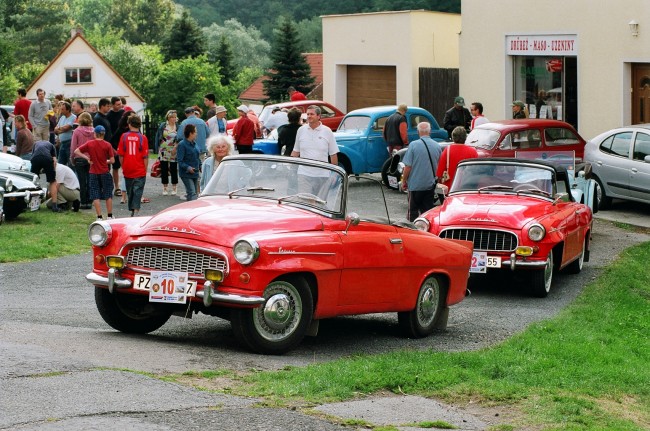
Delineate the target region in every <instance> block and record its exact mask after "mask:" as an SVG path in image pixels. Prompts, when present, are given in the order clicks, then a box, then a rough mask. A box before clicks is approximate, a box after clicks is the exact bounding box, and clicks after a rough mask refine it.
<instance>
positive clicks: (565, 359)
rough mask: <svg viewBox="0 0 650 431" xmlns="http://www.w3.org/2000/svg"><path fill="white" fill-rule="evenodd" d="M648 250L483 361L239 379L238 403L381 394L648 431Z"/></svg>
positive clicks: (396, 362)
mask: <svg viewBox="0 0 650 431" xmlns="http://www.w3.org/2000/svg"><path fill="white" fill-rule="evenodd" d="M648 261H650V243H646V244H643V245H640V246H637V247H634V248H632V249H630V250H628V251H627V252H625V253H624V254H623V256H622V258H621V260H619V261H618V262H616V263H615V264H613V265H612V266H611V267H610V268H609V269H607V270H606V271H605V272H604V274H603V275H602V276H601V277H600V278H599V279H598V280H596V281H595V282H593V283H592V284H591V285H589V286H588V287H587V288H586V289H585V291H584V293H583V294H582V295H581V296H580V297H579V298H578V299H577V300H576V301H575V302H574V303H573V304H572V305H571V306H569V307H568V308H567V309H565V310H563V311H562V312H561V313H560V315H558V316H557V317H556V318H554V319H551V320H547V321H543V322H539V323H537V324H534V325H532V326H531V327H529V328H528V329H527V330H526V331H525V332H523V333H521V334H519V335H516V336H514V337H513V338H511V339H509V340H508V341H506V342H504V343H502V344H500V345H498V346H495V347H493V348H489V349H484V350H481V351H476V352H464V353H444V352H443V353H441V352H434V351H424V352H423V351H400V352H394V353H388V354H385V355H373V356H358V357H352V358H348V359H342V360H337V361H333V362H329V363H325V364H317V365H312V366H308V367H305V368H287V369H286V370H283V371H278V372H262V373H255V374H251V375H248V376H246V377H244V378H243V379H242V384H241V386H237V387H235V388H234V392H235V393H240V394H246V395H253V396H261V397H265V398H266V399H267V402H268V403H270V404H276V405H287V404H299V405H300V404H302V405H311V404H313V403H324V402H330V401H338V400H346V399H352V398H356V397H359V396H360V395H361V396H363V395H369V394H373V393H378V392H382V391H392V392H395V393H405V394H418V395H423V396H430V397H437V398H440V399H442V400H444V401H446V402H449V403H455V404H459V405H462V404H463V403H466V402H468V401H469V400H470V399H471V400H472V401H473V402H480V403H482V404H483V405H488V406H489V405H502V406H510V407H511V408H513V409H516V410H517V411H519V412H520V413H521V414H520V417H521V421H522V423H520V424H510V425H512V428H510V427H509V426H506V428H499V429H518V428H519V427H521V426H523V425H526V426H532V427H534V429H543V430H560V429H562V430H648V429H650V337H649V334H650V272H649V271H648V270H647V269H646V268H647V262H648Z"/></svg>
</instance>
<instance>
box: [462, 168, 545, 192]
mask: <svg viewBox="0 0 650 431" xmlns="http://www.w3.org/2000/svg"><path fill="white" fill-rule="evenodd" d="M468 191H477V192H479V193H493V192H494V193H504V192H505V193H509V192H512V193H527V194H536V195H541V196H545V197H550V196H553V194H554V193H553V192H554V184H553V170H552V168H550V167H546V166H540V165H533V164H526V163H494V162H489V163H475V164H466V165H461V166H459V167H458V170H457V171H456V176H455V177H454V182H453V184H452V185H451V189H450V190H449V193H450V194H451V193H454V192H468Z"/></svg>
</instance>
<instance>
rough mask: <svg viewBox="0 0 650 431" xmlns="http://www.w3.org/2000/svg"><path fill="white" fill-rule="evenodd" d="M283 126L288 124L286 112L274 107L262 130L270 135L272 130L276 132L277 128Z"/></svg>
mask: <svg viewBox="0 0 650 431" xmlns="http://www.w3.org/2000/svg"><path fill="white" fill-rule="evenodd" d="M285 124H289V117H288V116H287V113H286V112H284V111H282V110H281V109H280V108H278V107H277V106H276V107H274V108H273V110H272V111H271V115H270V116H269V118H268V120H266V123H264V128H265V129H266V131H267V133H271V132H272V131H273V130H276V129H277V128H278V127H280V126H283V125H285Z"/></svg>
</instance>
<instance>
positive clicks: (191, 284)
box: [133, 271, 197, 304]
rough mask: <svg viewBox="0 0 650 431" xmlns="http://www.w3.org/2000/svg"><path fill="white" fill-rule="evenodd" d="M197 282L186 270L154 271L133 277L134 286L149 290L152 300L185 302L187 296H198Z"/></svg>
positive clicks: (136, 288) (150, 299)
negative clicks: (190, 277) (191, 278)
mask: <svg viewBox="0 0 650 431" xmlns="http://www.w3.org/2000/svg"><path fill="white" fill-rule="evenodd" d="M196 284H197V283H196V281H193V280H190V279H189V277H188V276H187V273H186V272H174V271H152V272H151V274H150V275H147V274H136V276H135V277H134V278H133V288H134V289H135V290H143V291H147V292H149V301H150V302H168V303H180V304H185V303H186V298H187V297H193V296H196Z"/></svg>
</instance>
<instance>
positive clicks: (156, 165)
mask: <svg viewBox="0 0 650 431" xmlns="http://www.w3.org/2000/svg"><path fill="white" fill-rule="evenodd" d="M161 174H162V172H161V168H160V160H158V159H156V160H155V161H154V162H153V163H152V164H151V170H150V171H149V175H151V177H152V178H160V176H161Z"/></svg>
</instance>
